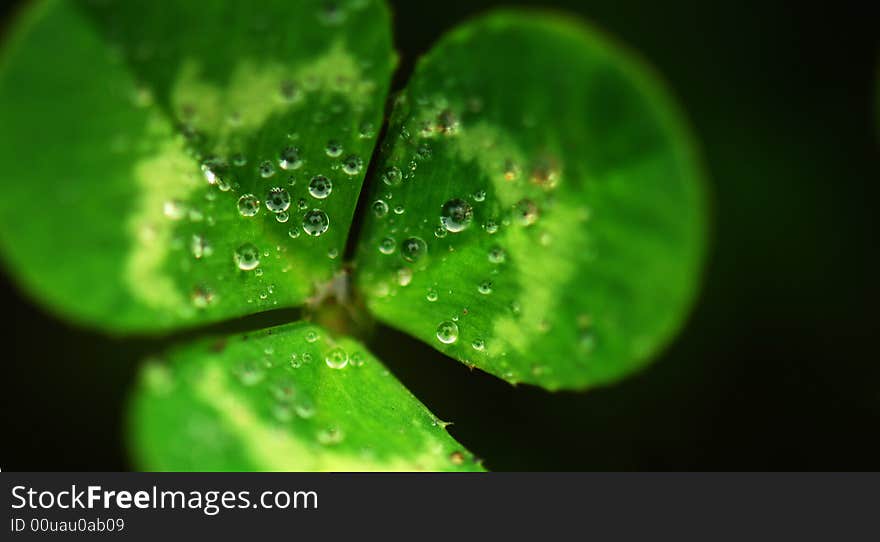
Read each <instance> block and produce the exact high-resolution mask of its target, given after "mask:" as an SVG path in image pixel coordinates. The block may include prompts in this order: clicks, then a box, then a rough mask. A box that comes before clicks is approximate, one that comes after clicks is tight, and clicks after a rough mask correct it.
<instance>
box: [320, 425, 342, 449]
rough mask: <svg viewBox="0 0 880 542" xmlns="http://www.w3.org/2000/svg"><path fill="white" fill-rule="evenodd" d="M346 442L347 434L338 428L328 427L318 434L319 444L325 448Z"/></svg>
mask: <svg viewBox="0 0 880 542" xmlns="http://www.w3.org/2000/svg"><path fill="white" fill-rule="evenodd" d="M343 440H345V434H344V433H343V432H342V430H341V429H339V428H338V427H328V428H327V429H322V430H321V431H319V432H318V442H319V443H321V444H323V445H325V446H332V445H334V444H339V443H340V442H342V441H343Z"/></svg>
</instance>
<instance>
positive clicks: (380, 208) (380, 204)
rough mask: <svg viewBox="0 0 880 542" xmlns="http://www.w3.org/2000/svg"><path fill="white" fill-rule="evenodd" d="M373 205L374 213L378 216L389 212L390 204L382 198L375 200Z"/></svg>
mask: <svg viewBox="0 0 880 542" xmlns="http://www.w3.org/2000/svg"><path fill="white" fill-rule="evenodd" d="M372 207H373V214H374V215H376V217H377V218H381V217H383V216H385V215H387V214H388V204H387V203H385V202H384V201H382V200H380V199H377V200H376V201H374V202H373V205H372Z"/></svg>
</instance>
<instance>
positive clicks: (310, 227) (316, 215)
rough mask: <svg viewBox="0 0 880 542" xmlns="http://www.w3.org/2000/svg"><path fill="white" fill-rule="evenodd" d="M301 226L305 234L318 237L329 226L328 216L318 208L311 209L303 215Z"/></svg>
mask: <svg viewBox="0 0 880 542" xmlns="http://www.w3.org/2000/svg"><path fill="white" fill-rule="evenodd" d="M302 226H303V231H305V232H306V233H307V234H309V235H311V236H313V237H318V236H319V235H321V234H323V233H324V232H325V231H327V228H329V227H330V217H328V216H327V213H325V212H324V211H322V210H320V209H312V210H311V211H309V212H308V213H306V216H304V217H303V223H302Z"/></svg>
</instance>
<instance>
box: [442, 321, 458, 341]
mask: <svg viewBox="0 0 880 542" xmlns="http://www.w3.org/2000/svg"><path fill="white" fill-rule="evenodd" d="M437 340H438V341H440V342H441V343H443V344H452V343H454V342H455V341H457V340H458V324H456V323H455V322H451V321H449V320H446V321H445V322H440V325H439V326H437Z"/></svg>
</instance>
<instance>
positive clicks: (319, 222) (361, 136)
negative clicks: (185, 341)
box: [0, 0, 394, 331]
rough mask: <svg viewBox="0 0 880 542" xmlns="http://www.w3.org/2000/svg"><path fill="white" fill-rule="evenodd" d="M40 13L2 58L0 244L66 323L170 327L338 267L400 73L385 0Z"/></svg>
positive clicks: (54, 6)
mask: <svg viewBox="0 0 880 542" xmlns="http://www.w3.org/2000/svg"><path fill="white" fill-rule="evenodd" d="M333 6H335V4H333V5H331V4H327V3H325V2H320V1H317V0H305V1H301V2H289V1H287V0H264V1H259V2H237V1H232V0H228V1H214V2H209V3H207V4H206V3H205V2H176V1H171V0H156V1H150V2H134V3H124V2H113V3H108V2H106V1H79V2H60V1H48V2H40V3H37V4H36V5H34V6H33V7H31V8H30V9H29V11H27V12H26V13H25V14H24V16H23V17H22V20H21V21H20V22H19V24H18V25H17V27H16V28H15V29H14V33H13V35H12V37H11V38H10V40H9V43H8V44H7V45H6V48H5V50H4V51H3V53H4V54H3V58H2V61H0V162H2V163H3V164H4V171H3V173H2V179H3V186H4V192H5V193H4V197H3V198H2V200H0V245H2V248H3V253H4V256H5V257H6V259H7V260H8V263H9V264H10V266H11V267H12V268H13V270H14V271H15V274H16V275H17V278H18V280H20V281H21V282H22V283H23V284H24V286H25V287H26V288H27V289H28V290H29V291H31V292H32V293H33V294H35V295H36V296H37V297H38V298H39V299H41V300H42V301H44V302H45V303H46V304H48V305H49V306H50V307H52V308H54V309H56V310H58V311H60V312H62V313H63V314H65V315H66V316H68V317H71V318H74V319H77V320H80V321H85V322H87V323H90V324H96V325H99V326H102V327H105V328H109V329H113V330H117V331H132V330H138V331H140V330H155V329H166V328H172V327H176V326H181V325H191V324H195V323H199V322H207V321H218V320H221V319H224V318H229V317H232V316H239V315H243V314H247V313H252V312H257V311H259V310H265V309H267V308H272V307H276V306H278V307H283V306H292V305H298V304H300V303H302V302H303V301H304V300H306V298H307V297H308V296H309V295H310V294H311V292H312V291H313V289H314V286H315V284H316V283H322V282H324V281H326V280H328V279H329V278H330V277H331V276H332V275H333V273H334V271H335V270H336V269H337V268H338V267H339V264H340V257H339V256H340V254H341V252H342V251H343V249H344V246H345V242H346V238H347V235H348V230H349V225H350V222H351V217H352V214H353V212H354V207H355V204H356V202H357V197H358V194H359V192H360V187H361V183H362V180H363V176H364V174H365V173H364V172H365V169H366V163H367V161H368V160H369V157H370V154H371V152H372V149H373V146H374V143H375V138H376V133H377V131H378V129H379V127H380V123H381V119H382V109H383V104H384V101H385V97H386V94H387V89H388V84H389V81H390V74H391V70H392V67H393V64H394V58H393V54H392V51H391V35H390V29H389V13H388V11H387V9H386V7H385V6H384V4H383V3H382V2H374V1H358V2H347V3H344V4H340V6H341V7H333Z"/></svg>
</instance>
